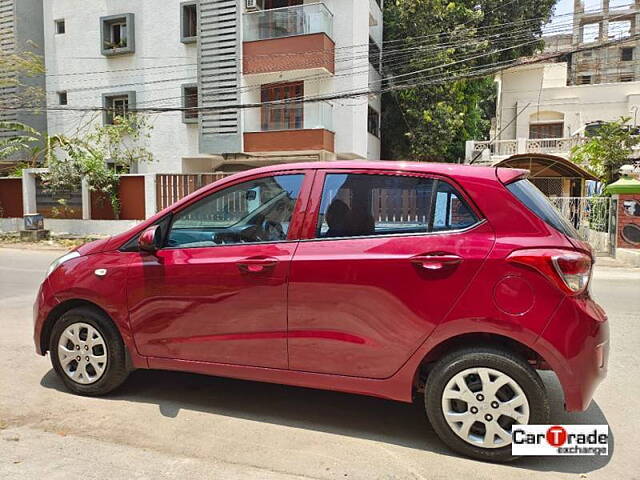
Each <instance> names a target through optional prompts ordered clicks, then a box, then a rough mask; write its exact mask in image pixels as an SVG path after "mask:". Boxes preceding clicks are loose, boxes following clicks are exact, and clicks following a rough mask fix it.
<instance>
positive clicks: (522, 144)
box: [516, 138, 527, 155]
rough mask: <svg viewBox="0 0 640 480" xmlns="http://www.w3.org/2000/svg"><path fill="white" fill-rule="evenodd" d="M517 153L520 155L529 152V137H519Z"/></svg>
mask: <svg viewBox="0 0 640 480" xmlns="http://www.w3.org/2000/svg"><path fill="white" fill-rule="evenodd" d="M516 151H517V153H518V155H520V154H521V153H527V139H526V138H518V146H517V150H516Z"/></svg>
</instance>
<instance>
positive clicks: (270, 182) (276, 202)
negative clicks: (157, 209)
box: [166, 175, 304, 248]
mask: <svg viewBox="0 0 640 480" xmlns="http://www.w3.org/2000/svg"><path fill="white" fill-rule="evenodd" d="M303 178H304V175H279V176H275V177H264V178H259V179H256V180H251V181H249V182H245V183H241V184H239V185H234V186H232V187H229V188H226V189H224V190H221V191H219V192H216V193H214V194H212V195H210V196H208V197H206V198H205V199H203V200H200V201H199V202H197V203H195V204H194V205H192V206H190V207H187V208H186V209H184V210H182V211H181V212H179V213H177V214H176V216H175V218H174V220H173V223H172V225H171V231H170V232H169V235H168V238H167V241H166V245H167V247H169V248H198V247H212V246H217V245H234V244H246V243H260V242H280V241H285V240H286V239H287V235H288V232H289V225H290V222H291V217H292V216H293V211H294V208H295V204H296V201H297V200H298V196H299V194H300V188H301V186H302V180H303Z"/></svg>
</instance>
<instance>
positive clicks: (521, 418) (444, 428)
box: [425, 348, 549, 461]
mask: <svg viewBox="0 0 640 480" xmlns="http://www.w3.org/2000/svg"><path fill="white" fill-rule="evenodd" d="M425 406H426V409H427V415H428V417H429V420H430V421H431V424H432V425H433V428H434V430H435V431H436V433H437V434H438V436H439V437H440V438H441V439H442V440H443V441H444V443H446V444H447V445H448V446H449V447H450V448H452V449H453V450H455V451H457V452H460V453H462V454H464V455H467V456H470V457H473V458H477V459H480V460H491V461H508V460H512V459H513V458H515V457H513V455H512V454H511V431H512V428H513V426H514V425H527V424H545V423H547V421H548V417H549V402H548V399H547V394H546V390H545V388H544V385H543V383H542V381H541V380H540V377H539V376H538V374H537V373H536V372H535V370H534V369H533V368H531V367H530V366H529V365H528V364H527V362H526V361H524V360H523V359H521V358H520V357H518V356H515V355H513V354H511V353H510V352H507V351H502V350H499V349H490V348H472V349H465V350H460V351H457V352H453V353H452V354H450V355H447V356H445V357H443V358H442V359H441V360H439V361H438V362H437V363H436V364H435V365H434V367H433V369H432V370H431V372H430V374H429V376H428V377H427V384H426V386H425Z"/></svg>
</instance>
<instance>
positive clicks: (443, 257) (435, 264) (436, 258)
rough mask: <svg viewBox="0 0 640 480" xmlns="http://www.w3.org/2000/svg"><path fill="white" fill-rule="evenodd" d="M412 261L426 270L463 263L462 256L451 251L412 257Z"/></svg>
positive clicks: (440, 268)
mask: <svg viewBox="0 0 640 480" xmlns="http://www.w3.org/2000/svg"><path fill="white" fill-rule="evenodd" d="M410 261H411V263H413V264H414V265H416V266H418V267H420V268H423V269H425V270H442V269H443V268H446V267H451V266H454V265H458V264H459V263H462V257H460V256H458V255H453V254H449V253H442V254H439V253H438V254H426V255H416V256H415V257H411V259H410Z"/></svg>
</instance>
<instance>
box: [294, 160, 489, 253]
mask: <svg viewBox="0 0 640 480" xmlns="http://www.w3.org/2000/svg"><path fill="white" fill-rule="evenodd" d="M318 172H320V173H322V174H323V176H322V177H321V181H322V189H321V190H320V195H322V193H323V192H324V182H325V179H326V177H327V175H331V174H338V175H345V174H346V175H389V176H394V177H419V178H430V179H432V180H434V183H433V189H432V191H431V205H430V211H429V230H430V231H428V232H420V233H415V232H409V233H389V234H384V233H383V234H376V235H359V236H349V237H324V238H322V237H314V238H303V239H300V240H299V241H300V242H331V241H335V240H363V239H376V238H395V237H423V236H432V235H451V234H462V233H467V232H469V231H471V230H474V229H475V228H477V227H480V226H481V225H484V224H485V223H487V219H486V217H485V216H484V215H483V214H482V212H481V211H480V210H479V209H478V207H477V206H476V204H475V203H474V202H473V201H472V200H471V198H470V197H469V195H467V193H466V192H465V191H464V189H463V188H462V187H461V186H460V185H459V184H458V183H457V182H456V181H455V180H454V179H452V178H449V177H444V176H439V175H434V174H430V173H423V172H413V171H408V172H397V171H390V170H359V169H356V170H349V169H343V170H339V169H330V170H318ZM315 181H320V180H319V179H318V177H316V179H315ZM441 181H442V182H445V183H447V184H449V185H450V186H451V187H453V189H454V190H455V191H456V192H458V193H459V194H460V196H461V197H462V198H461V200H463V201H464V203H465V204H466V205H467V206H468V207H469V208H470V209H471V211H472V212H473V213H474V214H475V216H476V218H477V219H478V221H477V222H476V223H474V224H473V225H469V226H468V227H465V228H458V229H455V230H444V231H435V232H434V231H431V230H433V220H434V215H433V209H434V207H435V202H434V200H435V195H436V194H437V193H438V182H441ZM314 190H315V188H314ZM320 204H321V202H319V203H318V210H317V211H315V212H307V215H314V218H313V220H314V222H313V225H316V226H317V225H318V219H319V216H320ZM305 223H306V220H305ZM314 231H315V233H314V234H315V235H317V228H316V229H314Z"/></svg>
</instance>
